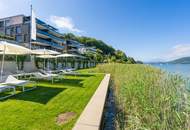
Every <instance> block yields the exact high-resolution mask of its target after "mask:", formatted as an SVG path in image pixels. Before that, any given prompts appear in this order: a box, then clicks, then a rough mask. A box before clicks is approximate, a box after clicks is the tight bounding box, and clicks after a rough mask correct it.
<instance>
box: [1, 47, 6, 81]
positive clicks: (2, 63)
mask: <svg viewBox="0 0 190 130" xmlns="http://www.w3.org/2000/svg"><path fill="white" fill-rule="evenodd" d="M5 49H6V47H5V45H4V50H3V59H2V62H1V80H2V78H3V67H4V60H5Z"/></svg>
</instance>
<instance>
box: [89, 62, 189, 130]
mask: <svg viewBox="0 0 190 130" xmlns="http://www.w3.org/2000/svg"><path fill="white" fill-rule="evenodd" d="M91 71H92V70H91ZM94 71H96V72H104V73H111V74H112V81H113V82H112V83H113V84H112V86H114V90H115V99H116V104H117V114H116V118H115V123H116V128H117V129H120V130H189V129H190V119H189V118H190V99H189V97H190V94H189V91H188V88H189V84H190V82H189V79H187V78H186V79H185V78H183V77H182V76H179V75H172V74H168V73H166V72H163V71H161V70H159V69H156V68H154V67H151V66H148V65H126V64H103V65H99V66H97V68H95V69H94Z"/></svg>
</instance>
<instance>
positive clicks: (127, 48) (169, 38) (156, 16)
mask: <svg viewBox="0 0 190 130" xmlns="http://www.w3.org/2000/svg"><path fill="white" fill-rule="evenodd" d="M30 3H32V5H33V8H34V11H35V14H36V16H37V17H38V18H41V19H42V20H44V21H46V22H48V23H49V24H50V25H53V26H55V27H57V28H59V29H60V31H61V32H63V33H67V32H71V33H74V34H76V35H80V36H89V37H95V38H96V39H100V40H103V41H104V42H106V43H107V44H109V45H111V46H113V47H114V48H116V49H120V50H123V51H124V52H125V53H126V54H127V56H131V57H134V58H135V59H137V60H142V61H161V60H164V61H165V60H172V59H176V58H180V57H184V56H190V13H189V12H190V0H0V17H7V16H12V15H17V14H25V15H30Z"/></svg>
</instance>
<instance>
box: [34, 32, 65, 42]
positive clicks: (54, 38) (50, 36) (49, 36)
mask: <svg viewBox="0 0 190 130" xmlns="http://www.w3.org/2000/svg"><path fill="white" fill-rule="evenodd" d="M37 33H38V34H41V35H43V36H42V37H45V38H51V39H52V40H54V41H57V42H59V43H64V42H65V40H63V39H61V38H58V37H55V36H53V35H51V34H49V33H48V32H46V31H42V30H37Z"/></svg>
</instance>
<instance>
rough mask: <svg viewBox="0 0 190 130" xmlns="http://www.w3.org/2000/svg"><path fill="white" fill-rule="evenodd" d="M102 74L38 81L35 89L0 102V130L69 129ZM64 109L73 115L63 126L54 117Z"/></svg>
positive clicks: (95, 87)
mask: <svg viewBox="0 0 190 130" xmlns="http://www.w3.org/2000/svg"><path fill="white" fill-rule="evenodd" d="M103 76H104V75H103V74H93V75H90V74H83V75H80V76H64V77H63V79H61V80H59V81H56V82H55V83H54V84H51V82H47V81H40V82H38V86H37V88H36V89H35V90H32V91H28V92H24V93H21V92H19V93H18V94H17V95H15V96H14V97H11V98H8V99H6V100H3V101H0V129H1V130H63V129H64V130H70V129H72V127H73V125H74V123H75V122H76V120H77V118H78V117H79V115H80V114H81V112H82V111H83V109H84V107H85V106H86V105H87V103H88V101H89V100H90V98H91V96H92V95H93V93H94V92H95V90H96V89H97V87H98V85H99V83H100V82H101V80H102V78H103ZM65 112H74V113H76V116H75V117H74V118H73V119H71V120H70V121H69V122H68V123H66V124H63V125H57V124H56V117H57V116H58V115H59V114H61V113H65Z"/></svg>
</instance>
